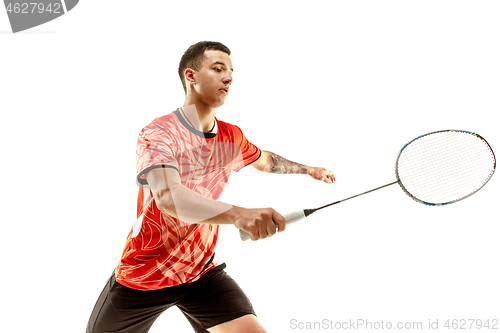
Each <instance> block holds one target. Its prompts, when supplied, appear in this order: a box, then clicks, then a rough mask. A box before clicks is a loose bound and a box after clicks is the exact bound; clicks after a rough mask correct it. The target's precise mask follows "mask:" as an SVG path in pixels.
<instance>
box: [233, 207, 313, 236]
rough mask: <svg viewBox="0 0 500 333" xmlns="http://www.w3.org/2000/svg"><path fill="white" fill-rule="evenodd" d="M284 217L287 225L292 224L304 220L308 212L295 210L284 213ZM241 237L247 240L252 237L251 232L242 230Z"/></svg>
mask: <svg viewBox="0 0 500 333" xmlns="http://www.w3.org/2000/svg"><path fill="white" fill-rule="evenodd" d="M283 217H284V218H285V220H286V225H287V226H288V225H290V224H292V223H295V222H298V221H300V220H302V219H303V218H305V217H306V214H305V213H304V210H303V209H301V210H297V211H295V212H291V213H288V214H285V215H283ZM240 238H241V240H242V241H246V240H249V239H250V234H247V233H246V232H244V231H242V230H240Z"/></svg>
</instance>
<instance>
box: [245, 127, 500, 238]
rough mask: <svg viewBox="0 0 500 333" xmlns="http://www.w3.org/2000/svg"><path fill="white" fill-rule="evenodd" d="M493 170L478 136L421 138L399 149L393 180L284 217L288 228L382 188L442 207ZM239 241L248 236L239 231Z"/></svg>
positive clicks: (477, 185)
mask: <svg viewBox="0 0 500 333" xmlns="http://www.w3.org/2000/svg"><path fill="white" fill-rule="evenodd" d="M495 168H496V160H495V154H494V153H493V150H492V149H491V146H490V145H489V144H488V142H487V141H486V140H485V139H484V138H483V137H481V136H480V135H478V134H476V133H472V132H467V131H459V130H444V131H436V132H431V133H428V134H424V135H421V136H419V137H417V138H415V139H413V140H411V141H410V142H408V143H407V144H406V145H404V146H403V148H401V150H400V151H399V154H398V156H397V159H396V168H395V169H396V181H394V182H392V183H389V184H386V185H383V186H380V187H377V188H374V189H372V190H369V191H366V192H363V193H360V194H357V195H354V196H352V197H349V198H346V199H343V200H339V201H335V202H332V203H329V204H327V205H324V206H321V207H318V208H313V209H301V210H297V211H294V212H291V213H288V214H285V215H284V216H283V217H284V218H285V219H286V224H287V225H290V224H292V223H295V222H297V221H300V220H302V219H303V218H305V217H307V216H309V215H311V214H312V213H314V212H316V211H318V210H320V209H323V208H326V207H330V206H333V205H336V204H338V203H341V202H344V201H347V200H350V199H353V198H356V197H359V196H361V195H364V194H367V193H370V192H373V191H376V190H379V189H381V188H384V187H387V186H390V185H394V184H399V186H400V187H401V189H402V190H403V191H404V192H405V193H406V194H407V195H408V196H409V197H410V198H412V199H413V200H415V201H416V202H419V203H421V204H425V205H428V206H444V205H449V204H451V203H455V202H458V201H460V200H463V199H465V198H468V197H470V196H471V195H473V194H474V193H476V192H477V191H479V190H480V189H481V188H482V187H483V186H484V185H486V183H487V182H488V181H489V180H490V179H491V177H492V176H493V173H494V172H495ZM240 237H241V239H242V240H244V241H245V240H248V239H249V238H250V235H249V234H247V233H245V232H244V231H242V230H240Z"/></svg>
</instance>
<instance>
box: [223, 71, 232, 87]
mask: <svg viewBox="0 0 500 333" xmlns="http://www.w3.org/2000/svg"><path fill="white" fill-rule="evenodd" d="M222 82H223V83H224V84H227V85H230V84H231V83H233V75H232V73H231V72H229V71H228V72H227V74H226V75H225V77H224V79H223V80H222Z"/></svg>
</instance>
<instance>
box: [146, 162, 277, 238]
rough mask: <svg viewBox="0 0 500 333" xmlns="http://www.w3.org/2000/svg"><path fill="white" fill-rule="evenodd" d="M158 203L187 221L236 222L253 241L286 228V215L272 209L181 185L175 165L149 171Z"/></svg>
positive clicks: (150, 184)
mask: <svg viewBox="0 0 500 333" xmlns="http://www.w3.org/2000/svg"><path fill="white" fill-rule="evenodd" d="M145 177H146V180H147V182H148V184H149V186H150V188H151V192H152V193H153V198H154V199H155V202H156V206H157V207H158V209H160V210H161V211H162V212H163V213H165V214H168V215H170V216H173V217H175V218H178V219H179V220H181V221H182V222H185V223H208V224H234V225H235V226H236V227H237V228H238V229H240V230H243V231H244V232H246V233H248V234H250V235H251V238H252V240H258V239H263V238H266V237H271V236H273V235H274V234H275V233H276V228H278V231H279V232H281V231H284V230H285V228H286V224H285V223H286V221H285V218H284V217H283V216H282V215H281V214H279V213H278V212H277V211H275V210H274V209H272V208H256V209H246V208H242V207H237V206H232V205H230V204H227V203H224V202H220V201H216V200H212V199H209V198H205V197H203V196H202V195H199V194H198V193H196V192H194V191H192V190H190V189H188V188H187V187H185V186H184V185H182V184H181V180H180V177H179V173H178V171H177V170H175V169H172V168H155V169H152V170H150V171H148V172H147V173H146V174H145Z"/></svg>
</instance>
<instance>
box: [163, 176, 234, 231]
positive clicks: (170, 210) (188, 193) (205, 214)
mask: <svg viewBox="0 0 500 333" xmlns="http://www.w3.org/2000/svg"><path fill="white" fill-rule="evenodd" d="M156 205H157V207H158V208H159V209H160V210H161V211H162V212H163V213H166V214H168V215H170V216H172V217H175V218H178V219H179V220H180V221H182V222H185V223H210V224H234V221H235V219H236V216H237V211H238V209H239V207H235V206H232V205H230V204H227V203H224V202H220V201H216V200H212V199H209V198H206V197H204V196H202V195H200V194H198V193H196V192H194V191H192V190H190V189H188V188H186V187H185V186H183V185H181V184H177V185H174V186H171V187H170V188H169V189H168V190H166V192H164V193H159V195H158V199H157V202H156Z"/></svg>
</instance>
